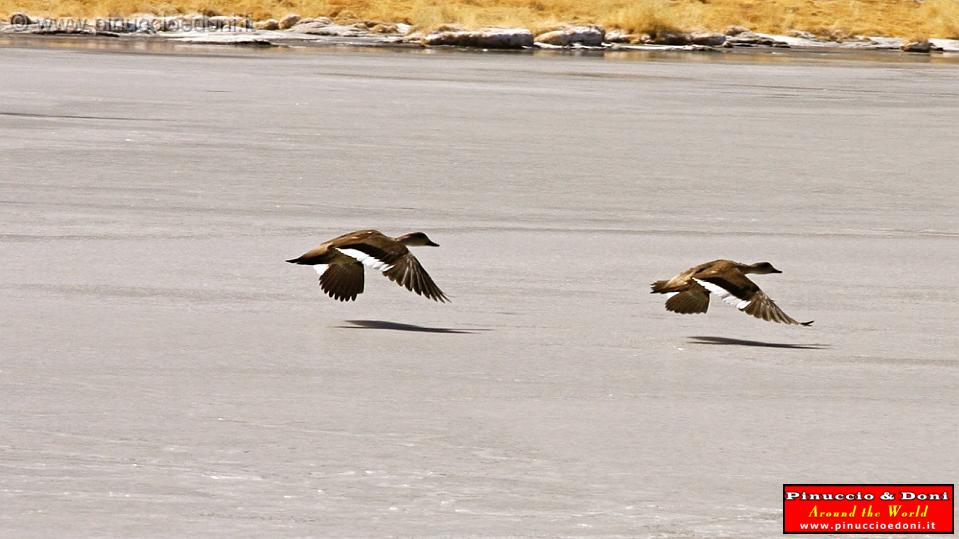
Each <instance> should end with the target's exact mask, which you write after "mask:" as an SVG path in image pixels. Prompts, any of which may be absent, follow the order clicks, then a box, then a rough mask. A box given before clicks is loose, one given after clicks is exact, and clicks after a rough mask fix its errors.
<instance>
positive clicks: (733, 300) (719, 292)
mask: <svg viewBox="0 0 959 539" xmlns="http://www.w3.org/2000/svg"><path fill="white" fill-rule="evenodd" d="M693 280H694V281H696V282H697V283H699V284H700V285H702V287H703V288H705V289H706V290H709V293H710V294H716V296H718V297H719V299H721V300H723V303H726V304H728V305H732V306H733V307H736V308H737V309H739V310H740V311H741V310H743V309H745V308H746V307H748V306H749V303H750V300H748V299H740V298H737V297H736V296H734V295H733V294H732V293H731V292H730V291H729V290H726V289H725V288H723V287H721V286H719V285H717V284H713V283H711V282H709V281H701V280H699V279H696V278H693Z"/></svg>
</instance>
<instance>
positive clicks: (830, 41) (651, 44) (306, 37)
mask: <svg viewBox="0 0 959 539" xmlns="http://www.w3.org/2000/svg"><path fill="white" fill-rule="evenodd" d="M0 34H32V35H53V34H56V35H63V34H71V35H95V36H104V37H122V36H151V37H156V38H162V39H170V40H175V41H180V42H187V43H198V44H216V45H252V46H266V47H270V46H289V45H294V44H297V43H302V44H309V43H318V44H322V43H349V44H357V45H399V46H422V47H464V48H475V49H532V48H542V49H566V48H579V49H596V50H606V49H612V50H631V49H632V50H684V51H711V50H719V49H729V48H740V47H760V48H782V49H788V48H814V47H832V48H847V49H850V48H851V49H866V50H901V51H903V52H910V53H923V54H929V53H934V52H959V40H954V39H920V40H908V39H901V38H895V37H876V36H836V35H827V36H821V35H813V34H811V33H809V32H804V31H799V30H797V31H793V32H790V33H789V34H788V35H772V34H764V33H759V32H754V31H751V30H750V29H748V28H745V27H742V26H732V27H729V28H727V29H726V30H725V31H724V32H657V33H653V34H649V33H627V32H624V31H621V30H619V29H615V28H604V27H602V26H598V25H567V26H557V27H554V28H549V29H547V30H545V31H541V32H536V33H534V32H532V31H530V30H529V29H526V28H479V29H468V28H462V27H458V26H454V25H444V26H440V27H437V28H433V29H430V30H427V31H423V30H420V29H417V28H414V27H412V26H410V25H408V24H403V23H390V22H383V21H352V22H342V21H335V20H333V19H331V18H329V17H315V18H302V17H300V16H299V15H296V14H289V15H287V16H285V17H283V18H281V19H279V20H277V19H266V20H260V21H254V20H253V19H250V18H246V17H239V16H205V15H201V14H196V15H176V16H160V15H153V14H137V15H134V16H132V17H127V18H95V19H47V18H40V17H33V16H31V15H29V14H26V13H22V12H18V13H14V14H12V15H11V16H10V17H9V20H8V21H3V22H0Z"/></svg>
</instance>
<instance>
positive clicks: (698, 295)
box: [666, 283, 709, 314]
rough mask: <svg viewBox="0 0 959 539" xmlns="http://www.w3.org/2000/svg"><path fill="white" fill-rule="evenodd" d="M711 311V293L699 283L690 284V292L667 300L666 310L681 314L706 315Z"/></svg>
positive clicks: (681, 293)
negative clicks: (707, 311) (708, 310)
mask: <svg viewBox="0 0 959 539" xmlns="http://www.w3.org/2000/svg"><path fill="white" fill-rule="evenodd" d="M707 309H709V292H708V291H707V290H706V289H705V288H703V287H702V286H700V285H699V284H697V283H690V287H689V290H685V291H683V292H680V293H678V294H676V295H674V296H673V297H671V298H669V299H668V300H666V310H667V311H672V312H674V313H679V314H697V313H704V312H706V310H707Z"/></svg>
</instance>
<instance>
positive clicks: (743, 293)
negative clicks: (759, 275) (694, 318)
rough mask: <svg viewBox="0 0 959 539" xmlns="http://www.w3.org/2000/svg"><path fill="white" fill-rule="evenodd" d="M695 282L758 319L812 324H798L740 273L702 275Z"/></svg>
mask: <svg viewBox="0 0 959 539" xmlns="http://www.w3.org/2000/svg"><path fill="white" fill-rule="evenodd" d="M693 280H695V281H696V282H697V283H699V284H700V285H702V286H703V288H705V289H706V290H708V291H709V292H710V293H712V294H716V295H717V296H719V298H720V299H722V300H723V303H728V304H729V305H732V306H734V307H736V308H737V309H739V310H740V311H743V312H745V313H746V314H749V315H752V316H755V317H756V318H760V319H762V320H768V321H770V322H777V323H780V324H795V325H803V326H808V325H810V324H812V321H809V322H798V321H796V320H794V319H793V318H791V317H790V316H789V315H787V314H786V313H784V312H783V311H782V309H780V308H779V306H777V305H776V303H775V302H774V301H773V300H772V298H770V297H769V296H767V295H766V293H765V292H763V291H762V290H761V289H760V288H759V286H757V285H756V283H754V282H752V281H750V280H749V278H748V277H746V276H745V275H743V274H742V273H741V272H739V271H726V272H723V273H721V274H706V275H700V276H697V277H693Z"/></svg>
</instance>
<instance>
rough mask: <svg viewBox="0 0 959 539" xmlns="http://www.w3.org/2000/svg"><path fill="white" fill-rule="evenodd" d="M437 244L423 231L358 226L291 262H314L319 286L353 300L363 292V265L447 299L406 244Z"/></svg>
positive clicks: (337, 296)
mask: <svg viewBox="0 0 959 539" xmlns="http://www.w3.org/2000/svg"><path fill="white" fill-rule="evenodd" d="M418 245H429V246H433V247H439V245H437V244H436V243H433V241H432V240H430V239H429V238H428V237H427V236H426V234H424V233H422V232H412V233H410V234H404V235H403V236H399V237H396V238H391V237H389V236H386V235H384V234H383V233H381V232H379V231H376V230H358V231H356V232H350V233H349V234H343V235H342V236H339V237H336V238H333V239H331V240H329V241H327V242H324V243H322V244H321V245H320V246H319V247H316V248H314V249H311V250H309V251H307V252H306V253H304V254H302V255H301V256H299V257H297V258H293V259H290V260H287V262H289V263H291V264H303V265H308V266H313V268H314V269H315V270H316V272H317V273H319V274H320V288H322V289H323V291H324V292H326V293H327V294H328V295H329V296H330V297H331V298H333V299H336V300H339V301H353V300H355V299H356V296H358V295H359V294H362V293H363V267H364V266H366V267H368V268H371V269H374V270H377V271H381V272H383V275H385V276H386V277H387V278H388V279H389V280H391V281H393V282H394V283H396V284H398V285H400V286H402V287H404V288H406V289H407V290H409V291H411V292H415V293H416V294H418V295H421V296H424V297H427V298H429V299H432V300H434V301H440V302H448V301H449V298H447V297H446V294H444V293H443V291H442V290H440V289H439V287H437V286H436V283H434V282H433V279H431V278H430V275H429V274H428V273H426V270H425V269H423V266H421V265H420V262H419V260H417V259H416V257H415V256H413V254H412V253H410V250H409V249H407V246H418Z"/></svg>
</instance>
